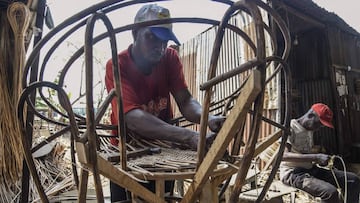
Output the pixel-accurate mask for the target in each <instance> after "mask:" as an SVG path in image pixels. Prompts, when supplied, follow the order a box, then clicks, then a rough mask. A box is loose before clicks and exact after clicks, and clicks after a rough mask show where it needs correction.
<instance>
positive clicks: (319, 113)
mask: <svg viewBox="0 0 360 203" xmlns="http://www.w3.org/2000/svg"><path fill="white" fill-rule="evenodd" d="M332 118H333V112H332V111H331V109H330V108H329V107H328V106H327V105H326V104H323V103H316V104H314V105H312V107H311V108H310V109H309V111H308V112H307V113H305V114H304V115H303V116H301V117H300V118H297V119H292V120H291V123H290V128H291V129H290V130H291V133H290V135H289V137H288V141H287V146H286V149H285V152H284V155H283V161H282V162H281V164H280V179H281V181H282V182H283V183H285V184H287V185H290V186H293V187H296V188H299V189H301V190H303V191H305V192H307V193H309V194H311V195H312V196H314V197H320V198H321V202H343V201H342V200H341V198H339V196H341V195H339V192H338V190H337V187H338V185H337V183H336V182H338V183H339V186H340V187H341V190H342V191H343V192H344V189H345V173H344V171H341V170H337V169H335V168H333V169H332V170H328V169H326V167H323V166H327V165H328V163H329V161H330V159H331V156H330V155H327V154H323V153H316V150H315V147H314V142H313V133H314V131H316V130H318V129H320V127H322V126H326V127H329V128H334V126H333V124H332ZM332 171H333V172H334V175H335V177H336V180H335V177H334V175H333V173H332ZM346 178H347V191H346V192H347V202H359V192H360V180H359V178H358V176H356V175H355V174H354V173H351V172H347V173H346ZM342 198H343V197H342Z"/></svg>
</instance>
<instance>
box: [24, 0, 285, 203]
mask: <svg viewBox="0 0 360 203" xmlns="http://www.w3.org/2000/svg"><path fill="white" fill-rule="evenodd" d="M136 3H142V1H140V0H135V1H131V2H124V3H119V4H116V3H115V1H107V2H102V3H99V4H97V5H96V6H94V7H90V8H89V9H86V10H84V11H83V12H81V13H79V14H78V15H77V16H76V17H73V18H69V19H68V20H67V21H65V22H63V23H62V24H60V25H59V26H58V27H56V28H55V29H54V30H53V31H51V32H50V33H49V34H48V35H47V36H46V37H45V38H44V39H43V40H42V41H40V42H39V44H38V46H37V47H36V48H35V49H34V50H33V52H32V53H31V54H30V56H29V59H28V61H27V63H26V65H25V74H24V79H23V84H24V89H25V90H24V92H23V95H22V98H21V100H20V102H19V105H18V106H19V119H20V121H21V125H22V126H23V133H22V145H23V147H24V150H25V159H26V163H27V166H28V167H29V169H30V172H31V175H32V176H33V178H34V181H35V183H36V185H37V189H38V191H39V194H40V197H41V200H42V201H43V202H48V199H47V197H46V195H45V193H44V190H43V188H42V187H41V184H40V182H39V181H38V180H39V177H38V176H37V174H36V170H34V167H35V166H34V162H33V160H32V157H31V147H30V146H31V143H30V142H29V140H28V137H30V136H32V135H28V134H27V132H26V130H25V129H26V126H27V125H28V123H29V122H32V121H25V123H24V115H23V113H22V112H23V111H24V108H25V107H24V106H25V103H27V104H28V107H29V108H30V109H31V110H32V113H34V114H36V115H38V114H37V112H36V110H35V107H34V106H33V105H32V103H33V101H31V99H30V96H31V93H32V92H33V91H35V89H41V88H42V87H49V88H53V89H55V90H56V91H57V92H58V94H59V95H60V96H59V100H60V104H61V106H62V108H63V109H64V110H65V112H66V113H63V112H60V111H59V113H61V114H62V115H63V116H64V117H65V118H68V121H67V122H66V123H59V122H55V123H57V124H60V125H62V126H65V127H64V129H62V130H61V132H58V133H56V136H60V135H61V134H63V133H64V132H67V131H70V132H71V135H72V136H71V138H72V149H73V152H75V148H76V155H77V158H78V161H79V162H80V163H81V164H82V166H83V168H82V170H81V174H80V178H79V179H80V181H79V183H78V189H79V200H78V201H79V202H84V201H85V199H86V191H87V182H88V176H89V171H90V172H91V173H92V174H93V177H94V182H95V187H96V196H97V200H98V202H103V201H104V197H103V191H102V187H101V183H100V175H103V176H105V177H107V178H109V179H110V180H111V181H113V182H115V183H117V184H119V185H120V186H123V187H126V188H127V189H128V190H130V191H132V192H133V193H134V194H135V195H136V196H139V197H141V198H143V199H144V200H146V201H147V202H165V200H164V193H163V188H164V181H165V180H168V179H170V180H177V179H185V178H189V179H193V182H192V183H191V185H190V187H189V189H188V190H187V192H186V193H185V195H184V197H183V198H182V200H181V202H184V203H185V202H196V201H197V200H200V201H201V202H205V201H210V202H217V201H218V198H217V196H216V194H217V192H215V191H217V187H218V185H219V184H221V183H222V182H223V181H224V180H225V179H228V178H229V177H230V176H231V175H233V174H234V173H236V172H237V179H236V184H235V188H234V192H233V194H232V195H231V200H230V201H231V202H236V201H237V199H238V196H239V193H240V190H241V188H242V186H243V184H244V181H245V176H246V174H247V171H248V169H249V166H250V163H251V159H252V158H253V157H254V154H255V152H256V150H255V144H256V142H257V138H258V134H259V126H260V123H261V121H262V120H265V121H267V122H270V123H271V124H274V125H276V126H277V127H280V128H282V129H284V133H283V138H284V139H286V136H287V133H288V132H287V126H288V124H289V112H290V111H289V101H290V100H289V91H290V89H291V88H289V87H290V86H291V85H290V79H289V78H291V77H290V73H289V71H288V68H287V66H286V64H285V62H284V61H285V59H286V58H287V56H288V54H289V50H290V36H289V33H288V30H287V28H286V25H285V23H284V22H283V20H282V19H281V18H280V17H279V16H278V14H277V13H276V12H274V11H273V10H272V8H270V7H269V6H268V5H266V4H264V3H263V2H262V1H261V0H253V1H248V0H242V1H238V2H227V1H224V2H223V3H227V4H229V9H228V10H227V11H226V13H225V15H224V17H223V19H222V20H221V21H220V22H219V21H212V20H208V19H194V18H172V19H166V20H158V21H149V22H144V23H136V24H132V25H127V26H123V27H120V28H117V29H114V28H113V27H112V24H111V22H110V20H109V19H108V18H107V16H106V13H107V12H110V11H112V10H114V9H117V8H121V7H125V6H128V5H132V4H136ZM259 8H262V9H264V10H265V11H267V12H268V13H269V14H270V15H271V16H272V17H273V19H274V21H275V22H276V24H277V26H278V27H279V28H280V30H281V32H282V34H283V37H284V42H285V48H284V51H283V54H282V56H281V57H278V56H275V55H273V56H270V57H267V56H266V55H265V42H264V38H265V37H264V32H265V31H267V32H268V33H269V34H270V35H271V36H272V34H271V32H270V28H269V27H268V26H267V25H266V24H264V23H263V20H262V16H261V14H260V10H259ZM99 10H101V11H102V12H101V13H100V12H96V11H99ZM238 10H241V11H245V12H246V13H248V14H249V15H251V16H252V17H253V19H254V22H255V30H256V43H254V42H253V41H252V40H251V39H250V37H249V36H247V35H246V33H244V32H243V31H242V30H241V29H239V28H237V27H235V26H232V25H230V24H228V21H229V19H230V17H231V15H232V14H234V13H235V12H236V11H238ZM94 12H96V13H94ZM90 14H92V15H91V16H90V17H86V16H87V15H90ZM80 16H81V17H84V18H85V20H81V21H80V23H79V24H77V25H76V26H74V27H73V29H70V30H69V31H68V32H66V33H65V34H64V35H63V36H62V37H61V39H60V40H59V41H57V42H56V43H55V45H54V47H53V48H52V49H51V51H50V52H48V53H47V55H46V56H45V59H44V63H43V64H42V68H41V73H43V71H44V69H45V66H46V62H47V60H48V59H49V57H50V55H51V54H52V52H53V51H54V49H56V47H57V46H58V45H59V44H60V43H61V42H62V41H63V40H65V39H66V38H67V37H68V36H70V35H71V34H72V33H73V32H74V31H75V30H77V29H79V28H80V27H82V26H84V25H86V33H85V45H84V47H82V48H81V49H79V50H78V51H77V52H76V53H75V54H74V55H73V57H72V58H71V59H70V60H69V61H68V63H67V64H66V65H65V67H64V68H63V72H62V73H61V75H60V80H59V83H58V84H54V83H50V82H44V81H42V74H40V75H41V77H40V78H39V80H40V81H39V82H34V83H31V84H26V83H27V82H26V80H27V77H26V76H27V75H28V73H29V70H30V66H31V65H32V64H33V62H34V60H35V59H36V57H37V56H38V53H39V51H40V49H41V48H42V47H43V46H44V45H45V44H46V42H47V41H48V40H49V39H50V38H51V37H52V36H54V35H55V34H56V33H57V32H59V30H61V29H63V28H65V27H67V26H68V25H71V24H73V23H74V22H76V21H77V20H78V19H79V17H80ZM96 20H101V21H102V22H103V23H104V25H105V27H106V28H107V33H103V34H101V35H99V36H97V37H95V38H94V37H93V29H94V25H95V22H96ZM169 22H172V23H176V22H195V23H208V24H214V25H219V29H218V32H217V34H216V38H215V42H214V48H213V51H212V57H211V63H210V69H209V75H208V81H207V82H206V83H204V84H202V85H201V87H200V88H201V89H202V90H204V91H205V99H204V102H203V105H202V106H203V111H202V112H203V114H202V116H201V123H200V141H199V150H198V160H199V161H198V167H197V169H196V170H195V171H193V172H192V173H186V174H180V173H179V174H177V173H174V174H170V173H169V174H156V175H155V176H152V177H150V176H149V177H148V178H149V179H154V180H155V181H156V186H157V189H156V192H155V193H153V192H151V191H149V190H147V189H146V188H144V187H143V186H142V185H140V184H139V183H138V182H137V181H136V178H134V175H136V174H132V173H131V171H128V168H127V161H126V145H125V143H126V140H125V136H124V135H126V128H125V123H124V119H119V120H120V122H119V123H118V125H117V129H118V132H119V134H120V144H119V149H120V165H121V168H117V167H115V166H114V165H113V164H112V163H110V162H109V161H107V160H106V159H104V158H103V157H102V156H100V155H99V153H98V151H97V150H94V149H99V141H98V137H97V133H96V129H97V128H98V127H99V125H100V124H99V121H100V119H101V117H102V116H103V115H104V112H105V110H106V108H107V106H108V105H109V103H110V101H111V100H112V99H113V98H114V97H115V98H116V100H117V103H118V107H119V108H118V109H119V112H118V117H119V118H124V113H123V109H122V95H121V83H120V75H119V73H118V69H117V68H113V73H114V82H115V88H114V90H113V91H112V92H110V93H109V96H108V97H107V99H106V100H105V101H104V104H103V106H102V108H101V109H100V110H99V112H97V114H96V115H95V113H94V109H93V89H92V87H93V84H92V83H93V59H92V57H93V53H92V52H93V50H92V45H93V44H95V43H96V42H98V41H100V40H101V39H104V38H106V37H108V38H109V39H110V44H111V48H112V61H113V64H114V67H118V58H117V48H116V38H115V33H116V32H121V31H125V30H130V29H135V28H139V27H142V26H149V25H154V24H161V23H169ZM225 29H231V30H232V31H234V32H236V33H237V34H239V35H240V36H241V37H242V38H243V39H244V40H245V41H246V42H247V43H248V44H249V45H250V47H251V48H252V49H253V51H254V53H255V56H256V57H255V59H253V60H251V61H249V62H247V63H245V64H242V65H241V66H239V67H237V68H235V69H233V70H231V71H229V72H228V73H225V74H223V75H219V76H215V72H216V67H217V61H218V57H219V53H220V48H221V44H222V40H223V37H224V32H225ZM274 42H275V41H274ZM274 45H276V42H275V43H274ZM83 53H84V54H85V64H86V100H87V105H86V106H87V107H86V108H87V114H86V118H83V117H81V116H78V115H76V114H74V113H73V111H72V108H71V105H70V102H69V100H68V98H67V96H66V93H65V91H64V90H63V89H62V86H63V81H64V77H65V75H66V73H67V71H68V70H69V68H70V66H71V64H72V63H73V62H74V61H75V60H76V59H77V58H78V57H79V56H80V55H82V54H83ZM274 53H276V48H275V51H274ZM270 63H276V64H278V66H277V69H276V71H275V73H274V74H273V75H272V76H270V77H269V78H267V79H266V74H265V69H266V67H268V65H269V64H270ZM251 69H252V73H251V75H250V76H249V78H248V80H247V81H246V82H245V83H244V86H243V87H242V89H241V91H240V93H239V94H238V95H237V100H236V104H235V105H234V106H233V107H232V110H231V112H230V114H229V115H228V116H227V118H226V121H225V123H224V125H223V127H222V128H221V130H220V132H219V133H218V135H217V137H216V139H215V140H214V142H213V144H212V146H211V148H210V149H209V151H208V152H207V153H206V154H205V135H206V130H207V122H206V121H207V120H208V114H209V107H210V96H211V91H212V87H213V86H214V85H216V84H218V83H220V82H222V81H224V80H226V79H228V78H230V77H233V76H235V75H237V74H240V73H242V72H244V71H247V70H251ZM280 70H283V72H284V74H285V76H286V77H285V80H286V92H285V93H286V95H287V96H286V113H285V114H286V116H285V119H284V123H283V124H278V123H276V122H273V121H269V120H266V118H263V117H262V115H261V112H262V110H263V100H264V87H265V84H266V83H267V82H268V81H269V80H271V79H272V78H273V77H274V75H275V74H277V73H278V72H279V71H280ZM39 92H40V96H41V97H42V98H43V100H44V101H47V99H46V98H45V97H44V96H43V94H42V93H41V91H39ZM115 95H116V96H115ZM47 103H48V105H49V106H50V107H52V108H54V109H57V108H55V107H54V106H53V105H52V104H51V103H50V102H48V101H47ZM251 109H253V110H252V112H253V118H252V121H251V122H252V129H251V132H250V138H249V141H248V142H247V143H246V146H245V152H244V156H243V159H242V160H241V162H238V163H236V164H237V165H238V167H239V169H236V168H234V167H231V166H229V167H227V168H226V169H224V170H215V168H216V166H217V164H218V162H219V160H220V159H221V157H222V155H223V154H224V152H225V151H226V149H227V147H228V145H229V143H230V142H231V141H232V140H233V139H237V138H236V134H237V132H238V131H239V129H241V128H242V126H243V125H244V123H245V117H246V115H247V113H248V112H250V111H251ZM38 116H39V117H40V118H43V119H46V120H48V121H50V122H54V121H52V120H49V119H47V118H45V117H42V116H41V115H38ZM84 123H85V124H84ZM85 125H86V126H85ZM80 126H85V132H84V133H80V132H79V128H80ZM50 139H54V138H50ZM282 151H283V149H282ZM279 154H282V152H281V150H280V153H279ZM279 160H281V156H280V157H278V158H277V160H276V161H275V163H277V166H278V164H279ZM73 161H75V157H73ZM277 166H276V165H275V167H274V168H275V169H277V168H276V167H277ZM75 171H76V170H74V174H75V175H74V176H75V181H76V182H77V181H78V177H77V173H76V172H75ZM141 175H142V176H144V175H145V174H141ZM271 180H272V179H271V177H270V178H269V182H270V183H271ZM266 190H267V189H266V186H265V187H264V192H265V193H266ZM206 191H212V192H211V193H210V194H213V195H212V196H211V195H206V194H209V193H206ZM201 193H202V194H203V195H201ZM204 194H205V195H204ZM262 198H263V196H262V197H261V195H260V196H259V200H260V201H261V199H262Z"/></svg>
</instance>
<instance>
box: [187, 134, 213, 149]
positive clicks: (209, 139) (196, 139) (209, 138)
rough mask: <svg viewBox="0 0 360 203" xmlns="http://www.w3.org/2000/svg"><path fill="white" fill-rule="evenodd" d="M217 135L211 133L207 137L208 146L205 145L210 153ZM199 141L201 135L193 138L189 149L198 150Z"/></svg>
mask: <svg viewBox="0 0 360 203" xmlns="http://www.w3.org/2000/svg"><path fill="white" fill-rule="evenodd" d="M216 135H217V134H216V133H213V132H210V133H208V134H207V135H206V145H205V150H206V151H208V150H209V149H210V146H211V144H212V143H213V141H214V140H215V138H216ZM199 139H200V136H199V135H194V136H192V137H191V139H190V142H189V147H190V149H192V150H195V151H196V150H197V147H198V143H199Z"/></svg>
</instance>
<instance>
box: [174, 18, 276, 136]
mask: <svg viewBox="0 0 360 203" xmlns="http://www.w3.org/2000/svg"><path fill="white" fill-rule="evenodd" d="M263 18H264V22H268V20H267V15H265V13H263ZM229 23H231V24H233V25H236V26H238V27H240V28H241V29H242V30H244V31H245V32H246V33H248V35H249V36H250V38H252V39H253V40H255V31H254V26H253V22H252V19H251V18H250V17H249V16H248V15H246V14H243V13H238V14H236V15H234V16H233V17H232V18H231V20H230V22H229ZM216 31H217V27H216V26H215V27H211V28H209V29H208V30H206V31H204V32H203V33H201V34H199V35H197V36H196V37H195V38H193V39H191V40H190V41H188V42H186V43H185V44H183V45H182V46H181V47H180V49H179V55H180V58H181V60H182V62H183V65H184V73H185V77H186V80H187V82H188V86H189V88H190V90H191V92H192V94H193V96H194V97H195V98H196V99H197V100H198V101H199V102H200V104H201V103H202V101H203V97H204V93H203V92H202V91H199V86H200V84H202V83H204V82H205V81H207V77H208V72H207V70H208V68H209V65H210V58H211V53H212V48H213V43H214V40H215V35H216ZM270 44H271V43H270V39H269V36H266V45H267V50H266V51H267V53H268V55H270V53H272V52H271V51H272V50H271V45H270ZM253 57H254V54H253V52H252V50H251V49H250V47H249V46H248V45H247V44H246V43H245V42H244V40H242V38H241V37H240V36H238V35H237V34H236V33H234V32H231V31H229V30H227V31H226V33H225V36H224V40H223V44H222V47H221V52H220V57H219V60H218V68H217V72H216V74H217V75H219V74H222V73H225V72H228V71H229V70H231V69H233V68H235V67H237V66H239V65H240V64H242V63H244V62H246V61H248V60H250V59H252V58H253ZM273 70H274V68H273V67H271V68H268V69H267V71H268V74H271V73H272V71H273ZM248 74H249V73H248V72H245V73H243V74H241V75H238V76H235V77H233V78H231V79H229V80H226V81H224V82H222V83H220V84H218V85H216V86H215V88H214V94H213V95H212V102H217V101H221V100H223V99H225V98H227V97H228V96H230V95H231V94H232V93H233V92H234V91H236V90H237V89H238V88H239V87H240V85H241V83H242V82H243V81H244V79H245V78H246V76H247V75H248ZM279 83H280V76H278V77H276V78H275V79H274V80H273V81H272V82H271V83H269V85H267V87H266V88H267V89H266V96H265V98H266V99H265V107H264V113H263V114H264V115H265V116H267V117H268V118H270V119H273V120H276V118H277V117H278V114H279V111H278V109H279V106H278V99H277V97H278V89H279V88H278V86H279ZM223 105H224V102H223V103H219V104H217V105H215V106H213V107H212V109H213V108H216V107H221V106H223ZM222 111H223V108H220V109H217V110H215V111H213V112H212V113H213V114H219V113H221V112H222ZM176 115H178V116H179V115H180V113H179V112H178V111H177V113H176ZM248 118H250V115H248ZM193 128H194V127H193ZM195 129H197V128H196V127H195ZM249 130H250V119H247V124H246V128H245V132H244V135H245V136H244V141H245V142H246V140H247V139H248V134H249ZM274 130H275V128H274V127H272V126H270V125H269V124H265V123H264V124H263V125H262V127H261V130H260V133H261V134H260V136H259V139H263V138H264V137H266V136H267V135H269V134H271V133H272V132H273V131H274Z"/></svg>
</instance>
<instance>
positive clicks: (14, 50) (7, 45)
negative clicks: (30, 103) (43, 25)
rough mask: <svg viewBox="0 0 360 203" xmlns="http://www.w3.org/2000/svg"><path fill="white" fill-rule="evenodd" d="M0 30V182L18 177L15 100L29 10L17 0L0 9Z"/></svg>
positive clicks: (19, 160)
mask: <svg viewBox="0 0 360 203" xmlns="http://www.w3.org/2000/svg"><path fill="white" fill-rule="evenodd" d="M0 15H1V31H0V37H1V40H0V49H1V50H2V51H1V54H0V85H1V86H0V98H1V105H0V112H1V116H0V173H1V176H0V185H3V184H4V185H11V183H15V182H16V181H17V180H19V178H20V175H21V173H20V172H21V170H22V161H23V149H22V148H21V147H20V146H21V139H20V138H21V136H20V126H19V122H18V120H17V113H16V110H17V101H18V99H19V97H20V93H21V77H22V72H23V70H22V69H23V66H24V61H25V46H24V39H25V34H26V30H27V28H28V26H29V15H30V11H29V9H28V7H27V6H26V5H25V4H23V3H20V2H14V3H12V4H11V5H9V7H8V9H7V13H4V12H1V14H0Z"/></svg>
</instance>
